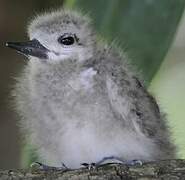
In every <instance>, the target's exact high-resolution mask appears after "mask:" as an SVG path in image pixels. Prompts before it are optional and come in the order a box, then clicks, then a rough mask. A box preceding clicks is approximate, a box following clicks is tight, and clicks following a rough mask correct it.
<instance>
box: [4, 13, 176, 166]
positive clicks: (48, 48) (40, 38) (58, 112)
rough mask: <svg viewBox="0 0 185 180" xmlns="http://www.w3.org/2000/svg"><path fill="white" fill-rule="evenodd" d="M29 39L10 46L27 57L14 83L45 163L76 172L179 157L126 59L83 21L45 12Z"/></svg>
mask: <svg viewBox="0 0 185 180" xmlns="http://www.w3.org/2000/svg"><path fill="white" fill-rule="evenodd" d="M28 34H29V38H30V41H28V42H22V43H18V42H14V43H11V42H9V43H7V46H9V47H11V48H14V49H16V50H17V51H19V52H21V53H23V54H25V55H26V56H28V57H29V61H28V62H27V64H26V66H25V68H24V70H23V72H22V74H21V75H20V76H19V77H18V78H17V83H16V87H15V91H14V96H15V104H16V109H17V111H18V113H19V114H20V116H21V122H20V125H21V129H22V132H23V133H24V135H25V136H26V138H27V141H28V142H30V143H31V144H33V145H34V147H36V148H37V153H38V155H39V156H40V157H41V159H42V160H43V162H44V163H46V164H48V165H51V166H61V164H62V163H64V164H65V165H66V166H67V167H69V168H79V167H80V166H81V164H82V163H96V162H99V161H101V160H102V159H103V158H106V157H116V158H119V159H121V160H123V161H130V160H135V159H137V160H141V161H144V162H145V161H153V160H160V159H171V158H174V157H175V147H174V145H173V143H172V141H171V139H170V133H169V130H168V127H167V125H166V121H165V118H164V117H163V115H162V114H161V112H160V110H159V107H158V105H157V103H156V101H155V99H154V98H153V97H152V96H151V95H150V94H149V93H148V92H147V90H146V89H145V87H144V86H143V85H142V83H141V82H140V81H139V80H138V78H137V77H136V76H135V74H134V73H133V72H132V71H131V70H130V69H129V67H128V65H127V60H128V58H127V56H126V55H125V53H122V54H121V53H120V52H119V51H117V50H116V48H113V47H110V46H107V45H104V44H103V43H98V42H97V37H96V35H95V32H94V30H93V28H92V25H91V23H90V21H89V19H88V18H87V17H86V16H83V15H81V14H79V13H77V12H74V11H72V10H58V11H55V12H51V13H45V14H43V15H40V16H38V17H36V18H35V19H34V20H33V21H32V22H31V23H30V25H29V27H28ZM116 158H115V159H116Z"/></svg>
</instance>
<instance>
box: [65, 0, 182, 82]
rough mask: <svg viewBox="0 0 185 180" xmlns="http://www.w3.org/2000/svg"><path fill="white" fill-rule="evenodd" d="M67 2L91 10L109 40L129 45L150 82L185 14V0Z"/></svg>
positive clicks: (95, 20) (103, 34)
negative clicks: (184, 13)
mask: <svg viewBox="0 0 185 180" xmlns="http://www.w3.org/2000/svg"><path fill="white" fill-rule="evenodd" d="M69 2H71V0H70V1H68V0H67V1H66V3H65V5H66V6H70V7H77V8H79V9H82V10H83V11H84V12H86V13H87V14H89V15H90V16H91V17H92V19H93V20H94V25H95V28H96V29H97V31H98V33H100V34H101V35H102V36H103V37H104V38H106V39H107V40H108V41H109V42H111V41H112V40H114V39H116V41H117V42H118V44H119V46H120V47H121V48H122V49H125V47H127V50H128V51H129V54H130V55H131V56H132V59H131V60H132V64H134V65H135V66H136V67H137V68H138V70H139V71H141V72H142V74H143V77H144V79H145V82H146V84H149V82H150V81H151V79H152V78H153V76H154V75H155V73H156V71H157V70H158V69H159V67H160V65H161V62H162V61H163V59H164V57H165V55H166V53H167V51H168V49H169V47H170V45H171V43H172V40H173V38H174V35H175V32H176V29H177V27H178V23H179V20H180V18H181V16H182V13H183V10H184V6H185V1H184V0H162V1H161V0H142V1H138V0H114V1H113V0H97V1H92V0H73V3H69Z"/></svg>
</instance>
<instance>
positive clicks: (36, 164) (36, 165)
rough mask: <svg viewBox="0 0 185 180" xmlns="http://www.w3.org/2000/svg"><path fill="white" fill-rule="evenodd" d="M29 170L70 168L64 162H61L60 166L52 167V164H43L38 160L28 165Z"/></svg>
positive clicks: (66, 169) (64, 169)
mask: <svg viewBox="0 0 185 180" xmlns="http://www.w3.org/2000/svg"><path fill="white" fill-rule="evenodd" d="M30 168H31V170H33V171H37V170H42V171H63V172H64V171H68V170H70V169H69V168H68V167H67V166H66V165H65V164H63V163H62V166H61V167H53V166H48V165H45V164H42V163H40V162H34V163H32V164H31V165H30Z"/></svg>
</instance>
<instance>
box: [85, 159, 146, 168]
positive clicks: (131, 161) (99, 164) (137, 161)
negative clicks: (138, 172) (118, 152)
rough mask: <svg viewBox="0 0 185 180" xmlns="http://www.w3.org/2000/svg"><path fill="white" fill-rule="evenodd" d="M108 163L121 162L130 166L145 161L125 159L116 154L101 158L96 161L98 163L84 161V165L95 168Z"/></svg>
mask: <svg viewBox="0 0 185 180" xmlns="http://www.w3.org/2000/svg"><path fill="white" fill-rule="evenodd" d="M108 163H119V164H124V165H128V166H133V165H142V164H143V162H142V161H141V160H136V159H135V160H130V161H124V160H122V159H121V158H119V157H116V156H108V157H104V158H103V159H101V160H100V161H98V162H96V163H91V164H88V163H83V164H82V165H83V166H85V167H87V168H88V169H94V168H96V167H99V166H101V165H104V164H108Z"/></svg>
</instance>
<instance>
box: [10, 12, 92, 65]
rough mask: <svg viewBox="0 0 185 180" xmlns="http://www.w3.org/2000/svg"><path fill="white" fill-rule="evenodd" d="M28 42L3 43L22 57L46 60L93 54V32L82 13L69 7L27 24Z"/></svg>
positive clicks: (83, 58)
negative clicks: (21, 54) (22, 55)
mask: <svg viewBox="0 0 185 180" xmlns="http://www.w3.org/2000/svg"><path fill="white" fill-rule="evenodd" d="M28 34H29V38H30V41H27V42H16V43H12V42H8V43H7V46H8V47H11V48H14V49H16V50H17V51H19V52H21V53H23V54H24V55H26V56H31V57H32V56H34V57H37V58H39V60H40V61H47V62H49V63H55V62H61V61H67V60H75V61H79V62H83V61H85V60H87V59H89V58H91V57H92V56H93V51H94V47H95V35H94V32H93V30H92V28H91V23H90V21H89V19H88V18H87V17H86V16H83V15H80V14H79V13H77V12H73V11H71V10H67V11H66V10H58V11H56V12H52V13H45V14H42V15H39V16H37V17H36V18H35V19H34V20H33V21H32V22H31V23H30V25H29V26H28Z"/></svg>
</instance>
